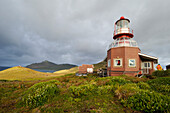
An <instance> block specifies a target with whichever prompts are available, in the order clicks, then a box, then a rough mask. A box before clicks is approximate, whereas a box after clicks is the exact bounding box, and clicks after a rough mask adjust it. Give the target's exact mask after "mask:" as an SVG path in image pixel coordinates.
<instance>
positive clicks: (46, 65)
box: [26, 60, 76, 71]
mask: <svg viewBox="0 0 170 113" xmlns="http://www.w3.org/2000/svg"><path fill="white" fill-rule="evenodd" d="M75 66H76V65H72V64H55V63H53V62H50V61H47V60H46V61H43V62H40V63H33V64H30V65H28V66H26V67H27V68H30V69H40V70H54V71H58V70H63V69H70V68H72V67H75Z"/></svg>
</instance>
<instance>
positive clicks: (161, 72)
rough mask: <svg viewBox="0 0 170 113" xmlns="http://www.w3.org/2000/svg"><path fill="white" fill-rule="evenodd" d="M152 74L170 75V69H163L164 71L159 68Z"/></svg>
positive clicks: (159, 75)
mask: <svg viewBox="0 0 170 113" xmlns="http://www.w3.org/2000/svg"><path fill="white" fill-rule="evenodd" d="M152 76H155V77H165V76H170V70H162V71H159V70H157V71H154V72H153V73H152Z"/></svg>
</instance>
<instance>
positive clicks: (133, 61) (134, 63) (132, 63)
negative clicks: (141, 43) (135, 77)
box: [129, 59, 136, 67]
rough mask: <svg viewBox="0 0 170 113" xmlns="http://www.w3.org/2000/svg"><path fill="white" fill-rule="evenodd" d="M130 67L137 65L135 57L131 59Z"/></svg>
mask: <svg viewBox="0 0 170 113" xmlns="http://www.w3.org/2000/svg"><path fill="white" fill-rule="evenodd" d="M129 67H136V61H135V59H129Z"/></svg>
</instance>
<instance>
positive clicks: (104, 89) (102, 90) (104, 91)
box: [97, 85, 118, 94]
mask: <svg viewBox="0 0 170 113" xmlns="http://www.w3.org/2000/svg"><path fill="white" fill-rule="evenodd" d="M117 87H118V85H104V86H100V87H98V90H97V93H98V94H107V93H111V92H113V93H114V91H115V90H116V89H117Z"/></svg>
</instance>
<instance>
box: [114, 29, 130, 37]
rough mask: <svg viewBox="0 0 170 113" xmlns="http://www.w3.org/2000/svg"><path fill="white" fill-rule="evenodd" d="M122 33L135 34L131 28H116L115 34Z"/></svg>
mask: <svg viewBox="0 0 170 113" xmlns="http://www.w3.org/2000/svg"><path fill="white" fill-rule="evenodd" d="M122 33H129V34H133V30H132V29H130V28H120V29H116V30H114V36H115V35H117V34H122Z"/></svg>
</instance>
